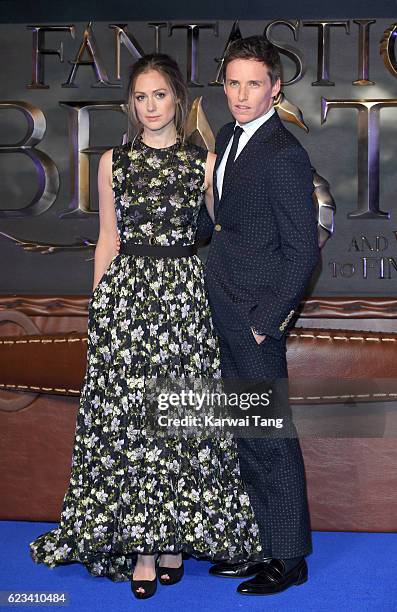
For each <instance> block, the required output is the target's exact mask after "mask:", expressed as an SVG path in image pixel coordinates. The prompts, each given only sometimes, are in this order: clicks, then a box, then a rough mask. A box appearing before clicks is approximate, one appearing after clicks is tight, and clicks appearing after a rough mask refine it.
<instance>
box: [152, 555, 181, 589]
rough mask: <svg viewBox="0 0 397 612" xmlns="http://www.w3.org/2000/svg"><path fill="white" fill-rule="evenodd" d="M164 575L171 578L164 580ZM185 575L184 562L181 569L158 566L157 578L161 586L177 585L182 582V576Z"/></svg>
mask: <svg viewBox="0 0 397 612" xmlns="http://www.w3.org/2000/svg"><path fill="white" fill-rule="evenodd" d="M164 574H167V575H168V576H169V578H168V579H167V578H162V577H161V576H163V575H164ZM183 574H184V565H183V560H182V563H181V565H180V566H179V567H166V566H164V565H157V577H158V579H159V581H160V583H161V584H164V585H168V584H176V583H177V582H179V581H180V580H182V576H183Z"/></svg>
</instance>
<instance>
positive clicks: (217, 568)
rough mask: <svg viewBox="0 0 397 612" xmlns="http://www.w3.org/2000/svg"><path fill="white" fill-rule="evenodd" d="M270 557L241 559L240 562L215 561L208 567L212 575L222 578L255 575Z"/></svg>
mask: <svg viewBox="0 0 397 612" xmlns="http://www.w3.org/2000/svg"><path fill="white" fill-rule="evenodd" d="M270 560H271V559H270V558H269V559H264V560H263V561H242V562H241V563H228V562H227V561H224V562H222V563H216V564H215V565H213V566H212V567H210V569H209V573H210V574H211V575H212V576H223V577H224V578H246V577H247V576H255V574H257V573H258V572H260V571H261V570H262V569H263V568H264V567H265V565H266V563H267V562H268V561H270Z"/></svg>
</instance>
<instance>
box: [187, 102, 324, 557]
mask: <svg viewBox="0 0 397 612" xmlns="http://www.w3.org/2000/svg"><path fill="white" fill-rule="evenodd" d="M234 126H235V124H234V122H233V123H228V124H227V125H225V126H223V128H222V129H221V130H220V131H219V133H218V136H217V138H216V154H217V160H216V164H215V170H214V180H213V185H214V211H215V226H214V225H213V224H212V230H213V233H212V240H211V245H210V248H209V253H208V258H207V262H206V284H207V289H208V294H209V299H210V305H211V309H212V315H213V321H214V325H215V328H216V331H217V333H218V335H219V340H220V350H221V368H222V373H223V376H224V377H225V378H240V379H242V378H250V379H254V378H255V379H264V378H270V379H275V378H276V379H279V378H286V377H287V365H286V345H285V340H286V331H287V329H288V328H289V327H290V325H291V322H292V321H293V319H294V316H295V313H296V310H297V307H298V305H299V303H300V301H301V299H302V297H303V296H304V292H305V288H306V286H307V284H308V282H309V280H310V277H311V276H312V273H313V271H314V268H315V267H316V264H317V263H318V260H319V247H318V238H317V219H316V214H315V208H314V205H313V200H312V193H313V176H312V170H311V165H310V161H309V158H308V155H307V153H306V151H305V150H304V148H303V147H302V146H301V145H300V143H299V142H298V140H297V139H296V138H295V137H294V136H293V135H292V134H291V133H290V132H289V131H288V130H287V129H286V128H285V127H284V126H283V124H282V123H281V121H280V119H279V117H278V115H277V112H275V113H274V115H272V116H271V117H270V118H269V119H268V120H267V121H266V122H265V123H264V124H263V125H261V126H260V127H259V128H258V130H257V131H256V132H255V133H254V134H253V136H252V137H251V138H250V139H249V141H248V143H247V144H246V145H245V147H244V148H243V149H242V151H241V153H240V154H239V155H238V156H237V158H236V160H235V162H234V165H233V172H232V173H231V174H229V176H228V180H227V181H226V182H225V181H224V182H223V186H222V196H221V199H219V193H218V189H217V168H218V166H219V164H220V162H221V160H222V157H223V155H224V152H225V150H226V148H227V145H228V143H229V141H230V139H231V138H232V136H233V129H234ZM208 220H209V217H208V216H207V213H206V212H205V209H204V210H203V212H202V213H201V217H200V220H199V236H200V235H201V236H203V235H204V234H205V233H206V232H205V226H206V223H208ZM207 227H208V225H207ZM251 326H252V327H254V328H255V329H257V330H258V331H259V332H260V333H262V334H266V339H265V340H264V341H263V342H262V343H261V344H258V343H257V342H256V340H255V338H254V336H253V333H252V331H251ZM308 374H309V373H308ZM237 443H238V448H239V459H240V468H241V474H242V477H243V480H244V481H245V484H246V486H247V491H248V494H249V496H250V500H251V504H252V506H253V509H254V512H255V516H256V519H257V522H258V525H259V528H260V533H261V537H262V542H263V545H264V552H265V554H266V555H269V556H272V557H274V558H279V559H280V558H292V557H297V556H300V555H306V554H308V553H310V552H311V533H310V520H309V513H308V506H307V496H306V483H305V474H304V466H303V460H302V454H301V449H300V446H299V442H298V439H297V438H296V437H272V436H270V437H266V438H263V437H262V438H259V437H258V438H256V439H244V438H238V440H237Z"/></svg>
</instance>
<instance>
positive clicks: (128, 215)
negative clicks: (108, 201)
mask: <svg viewBox="0 0 397 612" xmlns="http://www.w3.org/2000/svg"><path fill="white" fill-rule="evenodd" d="M206 158H207V151H205V150H204V149H202V148H201V147H198V146H197V145H194V144H191V143H180V142H178V143H177V144H176V145H173V146H171V147H166V148H163V149H155V148H152V147H149V146H148V145H146V144H145V143H143V142H142V140H139V139H137V140H136V141H135V143H134V145H133V147H131V143H127V144H125V145H121V146H119V147H115V148H114V149H113V166H112V187H113V191H114V194H115V209H116V218H117V227H118V231H119V235H120V239H121V241H122V242H124V241H127V240H131V241H133V242H135V243H139V244H148V243H149V242H151V243H152V244H156V245H158V246H171V245H181V246H182V245H188V244H192V243H194V239H195V234H196V230H197V217H198V213H199V210H200V207H201V205H202V203H203V198H204V190H205V187H204V181H205V163H206Z"/></svg>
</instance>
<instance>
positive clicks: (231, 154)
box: [222, 125, 244, 193]
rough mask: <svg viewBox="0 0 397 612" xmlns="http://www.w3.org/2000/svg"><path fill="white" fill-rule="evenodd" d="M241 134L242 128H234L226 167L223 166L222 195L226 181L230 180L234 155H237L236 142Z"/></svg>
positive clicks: (237, 126)
mask: <svg viewBox="0 0 397 612" xmlns="http://www.w3.org/2000/svg"><path fill="white" fill-rule="evenodd" d="M243 132H244V130H243V128H242V127H240V126H239V125H236V127H235V128H234V134H233V142H232V146H231V149H230V151H229V155H228V158H227V162H226V166H225V172H224V174H223V183H222V193H223V190H224V188H225V185H226V184H227V181H228V180H230V176H231V174H232V171H233V165H234V158H235V157H236V153H237V147H238V141H239V139H240V136H241V134H242V133H243Z"/></svg>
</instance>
